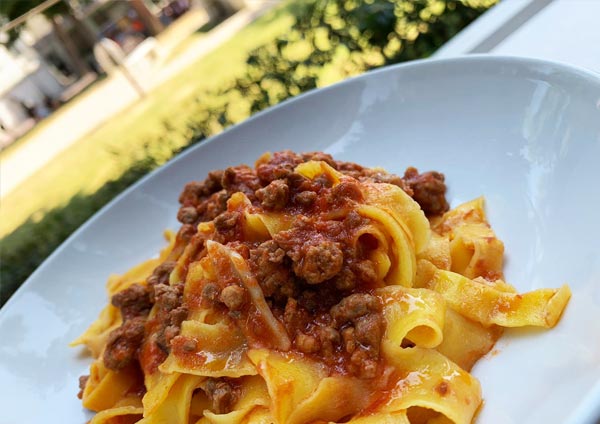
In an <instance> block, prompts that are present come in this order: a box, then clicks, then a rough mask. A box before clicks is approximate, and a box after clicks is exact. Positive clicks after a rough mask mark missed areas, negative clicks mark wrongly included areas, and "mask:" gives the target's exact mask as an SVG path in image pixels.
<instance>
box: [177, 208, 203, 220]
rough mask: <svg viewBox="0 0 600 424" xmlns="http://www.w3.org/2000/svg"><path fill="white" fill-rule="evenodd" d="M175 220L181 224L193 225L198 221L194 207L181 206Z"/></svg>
mask: <svg viewBox="0 0 600 424" xmlns="http://www.w3.org/2000/svg"><path fill="white" fill-rule="evenodd" d="M177 220H178V221H179V222H181V223H182V224H193V223H195V222H196V221H197V220H198V211H197V210H196V207H195V206H182V207H181V208H179V211H178V212H177Z"/></svg>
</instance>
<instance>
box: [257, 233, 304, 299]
mask: <svg viewBox="0 0 600 424" xmlns="http://www.w3.org/2000/svg"><path fill="white" fill-rule="evenodd" d="M288 261H289V259H287V258H286V256H285V251H284V250H283V249H282V248H281V247H279V245H278V244H277V243H276V242H275V241H274V240H269V241H266V242H264V243H262V244H260V245H259V246H258V247H257V248H255V249H251V250H250V264H251V266H252V270H253V272H254V275H255V276H256V279H257V280H258V283H259V285H260V287H261V289H262V290H263V293H264V295H265V296H266V297H273V298H275V300H278V301H286V300H287V298H288V297H294V296H295V295H296V290H297V288H296V283H295V281H294V280H293V276H292V275H291V272H290V269H289V268H290V267H289V265H288V263H287V262H288Z"/></svg>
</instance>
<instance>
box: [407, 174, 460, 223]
mask: <svg viewBox="0 0 600 424" xmlns="http://www.w3.org/2000/svg"><path fill="white" fill-rule="evenodd" d="M404 181H405V182H406V183H407V184H408V186H409V187H410V188H411V190H412V191H413V199H414V200H415V201H416V202H417V203H418V204H419V205H420V206H421V209H423V211H424V212H425V214H427V215H439V214H442V213H444V212H446V211H447V210H448V208H449V205H448V202H447V201H446V184H445V183H444V174H440V173H439V172H435V171H432V172H424V173H423V174H419V171H417V169H415V168H412V167H410V168H407V169H406V171H405V172H404Z"/></svg>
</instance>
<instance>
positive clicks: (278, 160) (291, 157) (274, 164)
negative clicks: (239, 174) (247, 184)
mask: <svg viewBox="0 0 600 424" xmlns="http://www.w3.org/2000/svg"><path fill="white" fill-rule="evenodd" d="M300 163H302V158H301V157H300V155H298V154H296V153H294V152H292V151H290V150H284V151H282V152H275V153H273V155H272V156H271V157H270V158H269V159H268V160H267V161H266V162H264V163H260V164H258V165H257V167H256V174H257V175H258V178H260V180H261V182H263V183H264V184H265V185H266V184H269V183H270V182H271V181H274V180H278V179H282V178H285V177H287V176H288V175H289V174H290V173H292V172H293V170H294V168H295V167H296V166H297V165H298V164H300Z"/></svg>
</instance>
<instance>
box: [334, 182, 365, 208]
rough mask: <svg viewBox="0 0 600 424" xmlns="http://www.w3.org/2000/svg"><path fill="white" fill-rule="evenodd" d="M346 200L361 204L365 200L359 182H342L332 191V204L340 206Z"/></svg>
mask: <svg viewBox="0 0 600 424" xmlns="http://www.w3.org/2000/svg"><path fill="white" fill-rule="evenodd" d="M345 200H354V201H355V202H360V201H362V200H363V193H362V190H361V188H360V185H359V183H358V182H357V181H354V180H350V179H348V181H342V182H340V183H339V184H338V185H336V186H335V187H333V188H332V189H331V202H332V203H334V204H340V203H342V202H343V201H345Z"/></svg>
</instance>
